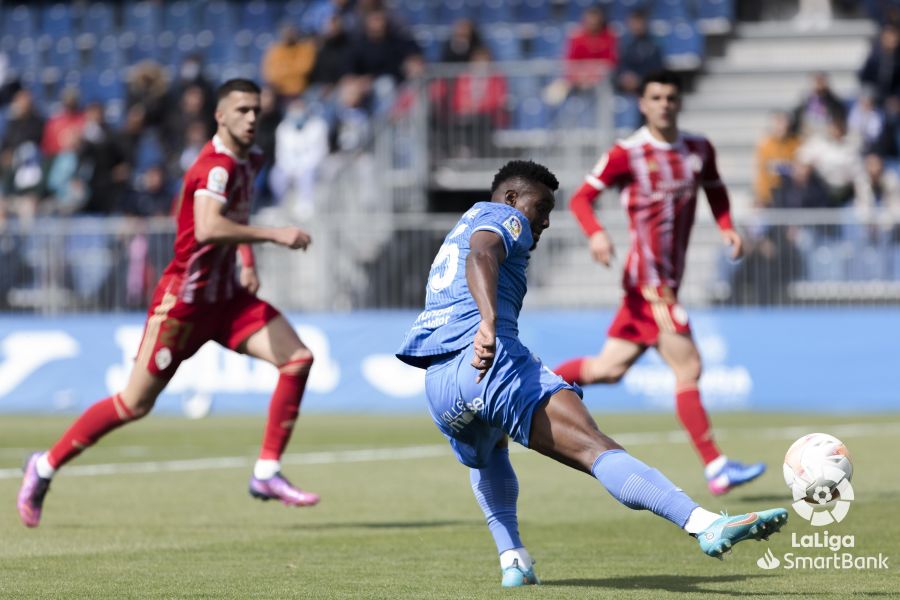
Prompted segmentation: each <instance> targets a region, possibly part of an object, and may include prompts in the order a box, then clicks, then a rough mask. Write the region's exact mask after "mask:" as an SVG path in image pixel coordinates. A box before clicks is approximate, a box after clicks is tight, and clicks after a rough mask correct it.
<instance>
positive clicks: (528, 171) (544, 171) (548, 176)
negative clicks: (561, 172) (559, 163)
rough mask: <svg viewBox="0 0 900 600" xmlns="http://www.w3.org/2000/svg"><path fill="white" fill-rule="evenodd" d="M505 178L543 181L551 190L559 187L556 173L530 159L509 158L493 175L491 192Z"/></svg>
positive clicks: (494, 190) (495, 189)
mask: <svg viewBox="0 0 900 600" xmlns="http://www.w3.org/2000/svg"><path fill="white" fill-rule="evenodd" d="M507 179H525V180H527V181H531V182H535V183H543V184H544V185H546V186H547V187H548V188H550V191H553V192H555V191H556V190H557V189H559V181H557V179H556V175H554V174H553V173H551V172H550V169H548V168H547V167H545V166H544V165H539V164H538V163H536V162H533V161H530V160H511V161H509V162H508V163H506V164H505V165H503V166H502V167H501V168H500V170H499V171H497V174H496V175H494V182H493V183H492V184H491V193H492V194H493V193H494V192H496V191H497V188H499V187H500V185H501V184H502V183H503V182H504V181H506V180H507Z"/></svg>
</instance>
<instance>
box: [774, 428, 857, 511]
mask: <svg viewBox="0 0 900 600" xmlns="http://www.w3.org/2000/svg"><path fill="white" fill-rule="evenodd" d="M851 460H852V459H851V457H850V451H849V450H848V449H847V446H845V445H844V442H842V441H841V440H839V439H837V438H836V437H834V436H833V435H828V434H827V433H810V434H809V435H804V436H803V437H801V438H800V439H799V440H797V441H796V442H794V443H793V444H791V447H790V448H788V451H787V454H785V456H784V482H785V483H786V484H787V486H788V487H789V488H790V489H791V491H792V492H793V494H794V499H795V500H799V499H801V498H803V499H805V500H806V501H807V502H809V503H810V504H818V505H822V504H828V503H830V502H833V501H834V500H837V499H838V497H839V496H840V493H839V492H838V490H837V486H838V484H839V483H840V482H841V481H843V480H844V479H846V480H847V481H848V482H849V481H850V480H851V479H852V478H853V463H852V462H851Z"/></svg>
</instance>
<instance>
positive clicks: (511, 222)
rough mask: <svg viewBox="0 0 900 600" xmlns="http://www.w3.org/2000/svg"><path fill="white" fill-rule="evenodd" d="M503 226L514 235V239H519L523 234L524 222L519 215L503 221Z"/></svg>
mask: <svg viewBox="0 0 900 600" xmlns="http://www.w3.org/2000/svg"><path fill="white" fill-rule="evenodd" d="M503 227H504V228H505V229H506V230H507V231H508V232H509V233H510V235H512V236H513V239H514V240H516V241H518V240H519V236H520V235H522V222H521V221H519V218H518V217H516V216H512V217H510V218H508V219H507V220H505V221H503Z"/></svg>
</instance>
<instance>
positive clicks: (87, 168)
mask: <svg viewBox="0 0 900 600" xmlns="http://www.w3.org/2000/svg"><path fill="white" fill-rule="evenodd" d="M133 110H134V111H138V112H141V113H142V111H143V108H141V107H137V108H135V109H133ZM121 141H122V140H121V139H120V138H119V136H118V135H116V134H115V133H114V132H113V131H112V129H111V128H110V127H109V126H108V125H107V123H106V120H105V118H104V114H103V105H102V104H99V103H92V104H90V105H88V107H87V109H86V110H85V125H84V130H83V132H82V136H81V144H80V147H79V150H78V164H79V171H80V173H81V176H82V177H83V179H84V181H85V183H86V187H87V189H86V198H85V205H84V206H83V208H82V209H81V211H82V212H85V213H93V214H112V213H115V212H118V211H119V210H121V206H122V202H123V199H124V195H125V192H126V188H127V185H128V180H129V178H130V177H131V167H130V165H129V164H128V162H127V148H126V147H123V146H122V144H121Z"/></svg>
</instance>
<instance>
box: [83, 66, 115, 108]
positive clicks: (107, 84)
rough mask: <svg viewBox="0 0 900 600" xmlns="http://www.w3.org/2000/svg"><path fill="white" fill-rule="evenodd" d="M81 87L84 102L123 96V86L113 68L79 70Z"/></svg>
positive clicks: (102, 100)
mask: <svg viewBox="0 0 900 600" xmlns="http://www.w3.org/2000/svg"><path fill="white" fill-rule="evenodd" d="M81 89H82V94H83V96H84V100H85V101H86V102H102V103H104V104H106V103H108V102H109V101H111V100H121V99H122V98H124V97H125V86H124V83H123V82H122V78H121V77H120V76H119V72H118V71H117V70H115V69H103V70H97V69H85V70H84V71H82V72H81Z"/></svg>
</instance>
